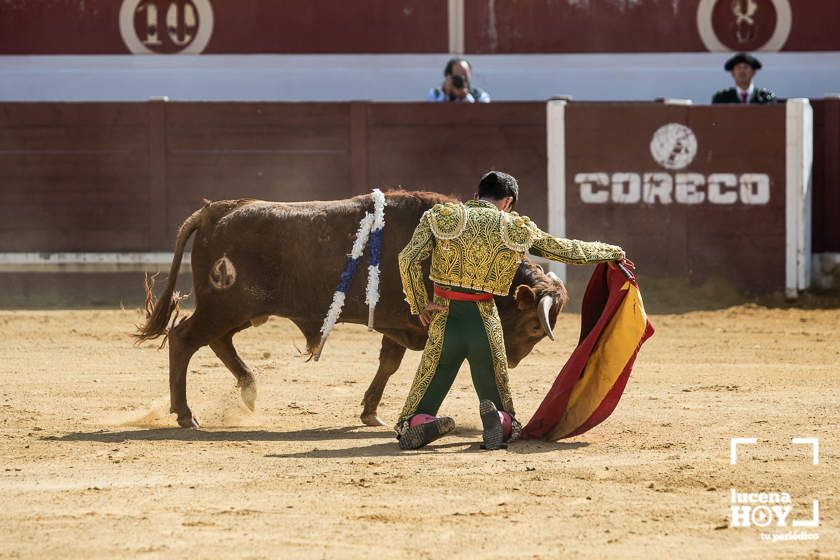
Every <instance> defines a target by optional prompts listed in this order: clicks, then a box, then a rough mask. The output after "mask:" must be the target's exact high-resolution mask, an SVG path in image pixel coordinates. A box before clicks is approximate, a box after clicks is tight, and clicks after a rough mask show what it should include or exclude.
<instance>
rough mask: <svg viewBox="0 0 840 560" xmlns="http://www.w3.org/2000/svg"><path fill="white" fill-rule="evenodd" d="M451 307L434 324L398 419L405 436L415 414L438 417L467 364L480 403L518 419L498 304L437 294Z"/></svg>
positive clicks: (436, 317)
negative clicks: (489, 405)
mask: <svg viewBox="0 0 840 560" xmlns="http://www.w3.org/2000/svg"><path fill="white" fill-rule="evenodd" d="M434 302H435V303H437V304H439V305H443V306H445V307H447V310H446V311H441V312H439V313H436V314H435V315H434V316H433V318H432V322H431V323H430V324H429V339H428V341H427V342H426V347H425V349H424V350H423V357H422V358H421V360H420V367H418V369H417V374H416V375H415V376H414V382H413V383H412V385H411V389H410V390H409V393H408V399H407V400H406V403H405V406H404V407H403V410H402V413H401V414H400V418H399V420H398V421H397V426H396V430H397V432H398V433H402V432H403V431H404V429H405V428H406V427H407V420H409V419H410V418H411V417H412V416H414V415H415V414H421V413H422V414H430V415H432V416H436V415H437V412H438V409H439V408H440V405H441V403H442V402H443V399H444V398H445V397H446V394H447V393H448V392H449V389H450V388H451V387H452V383H454V381H455V377H456V375H457V374H458V370H459V369H460V367H461V364H463V363H464V360H467V361H468V362H469V364H470V373H471V374H472V381H473V386H474V387H475V391H476V393H477V394H478V398H479V400H485V399H488V400H491V401H493V403H494V404H495V405H496V408H497V409H498V410H504V411H506V412H508V413H509V414H510V415H511V416H513V415H514V414H515V413H514V410H513V401H512V400H511V397H510V389H509V387H508V373H507V356H506V355H505V343H504V335H503V332H502V323H501V320H500V319H499V312H498V310H497V309H496V303H495V301H493V300H492V299H491V300H488V301H456V300H448V299H444V298H441V297H439V296H437V295H435V296H434Z"/></svg>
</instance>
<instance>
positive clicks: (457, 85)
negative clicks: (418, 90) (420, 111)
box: [426, 57, 490, 103]
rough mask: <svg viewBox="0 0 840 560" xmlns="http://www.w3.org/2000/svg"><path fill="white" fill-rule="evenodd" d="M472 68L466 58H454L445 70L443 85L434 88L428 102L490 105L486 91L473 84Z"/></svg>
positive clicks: (427, 99) (430, 92) (427, 98)
mask: <svg viewBox="0 0 840 560" xmlns="http://www.w3.org/2000/svg"><path fill="white" fill-rule="evenodd" d="M471 78H472V66H471V65H470V63H469V61H468V60H467V59H466V58H460V57H456V58H452V59H450V60H449V61H448V62H447V63H446V67H445V68H444V69H443V83H442V84H441V85H440V87H436V88H432V89H431V90H430V91H429V94H428V95H427V96H426V101H435V102H442V101H443V102H446V101H454V102H461V103H489V102H490V96H489V95H488V94H487V92H486V91H484V90H482V89H480V88H477V87H475V86H474V85H472V82H471Z"/></svg>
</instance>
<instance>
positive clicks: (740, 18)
mask: <svg viewBox="0 0 840 560" xmlns="http://www.w3.org/2000/svg"><path fill="white" fill-rule="evenodd" d="M757 10H758V4H756V3H755V0H747V1H746V2H742V1H741V0H732V13H733V14H734V15H735V18H736V20H735V37H736V38H737V39H738V42H739V43H748V42H749V41H751V40H752V39H753V38H754V37H755V31H754V29H753V26H754V25H755V19H753V15H754V14H755V12H756V11H757Z"/></svg>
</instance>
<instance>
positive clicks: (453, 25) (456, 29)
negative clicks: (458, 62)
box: [448, 0, 464, 54]
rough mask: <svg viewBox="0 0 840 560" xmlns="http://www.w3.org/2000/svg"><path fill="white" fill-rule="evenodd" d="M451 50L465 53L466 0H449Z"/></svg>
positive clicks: (456, 52)
mask: <svg viewBox="0 0 840 560" xmlns="http://www.w3.org/2000/svg"><path fill="white" fill-rule="evenodd" d="M448 4H449V5H448V7H449V10H448V16H449V52H450V54H464V0H449V3H448Z"/></svg>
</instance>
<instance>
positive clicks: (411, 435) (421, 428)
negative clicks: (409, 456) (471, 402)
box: [400, 416, 455, 449]
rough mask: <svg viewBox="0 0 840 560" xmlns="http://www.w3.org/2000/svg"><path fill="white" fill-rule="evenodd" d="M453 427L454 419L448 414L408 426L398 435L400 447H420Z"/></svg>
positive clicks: (443, 434)
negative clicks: (411, 426)
mask: <svg viewBox="0 0 840 560" xmlns="http://www.w3.org/2000/svg"><path fill="white" fill-rule="evenodd" d="M454 429H455V420H453V419H452V418H450V417H449V416H441V417H439V418H435V419H434V420H432V421H431V422H426V423H425V424H418V425H417V426H414V427H413V428H409V429H407V430H406V431H405V433H404V434H403V435H401V436H400V449H420V448H421V447H423V446H424V445H428V444H430V443H432V442H433V441H435V440H436V439H438V438H440V437H442V436H445V435H446V434H448V433H449V432H451V431H452V430H454Z"/></svg>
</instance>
